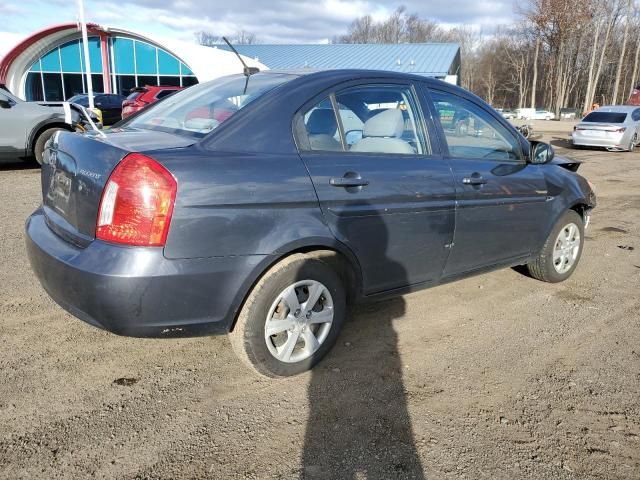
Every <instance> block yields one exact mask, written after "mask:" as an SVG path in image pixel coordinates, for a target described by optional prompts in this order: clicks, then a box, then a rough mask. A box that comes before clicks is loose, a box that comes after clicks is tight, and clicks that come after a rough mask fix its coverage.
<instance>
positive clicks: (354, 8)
mask: <svg viewBox="0 0 640 480" xmlns="http://www.w3.org/2000/svg"><path fill="white" fill-rule="evenodd" d="M514 2H515V0H407V1H403V2H402V1H386V0H351V1H349V0H200V1H198V0H169V1H163V0H132V1H118V0H111V1H110V2H106V1H104V0H103V1H96V0H85V5H86V10H87V20H88V21H92V22H95V23H99V24H101V25H105V26H112V27H120V28H124V29H129V30H134V31H137V32H140V33H150V34H155V35H161V36H166V37H172V38H178V39H181V40H187V41H193V40H194V33H195V32H197V31H201V30H205V31H209V32H212V33H215V34H219V35H233V34H234V33H235V32H237V31H238V30H241V29H244V30H246V31H249V32H252V33H254V34H255V35H256V36H257V37H258V39H259V41H260V42H261V43H291V42H295V43H319V42H326V41H327V40H328V39H330V38H332V37H334V36H336V35H340V34H343V33H346V31H347V28H348V26H349V24H350V23H351V21H353V19H355V18H356V17H359V16H362V15H365V14H370V15H372V16H373V17H374V18H376V19H381V18H384V17H386V16H388V15H389V14H390V13H391V12H392V11H393V10H395V9H396V8H397V7H398V6H399V5H405V6H406V7H407V10H408V11H409V12H410V13H413V12H416V13H418V14H419V15H420V16H421V17H423V18H430V19H432V20H436V21H438V22H440V23H442V24H444V25H445V26H454V25H460V24H466V25H476V26H477V27H478V28H481V29H483V30H484V31H487V30H493V29H494V28H495V27H496V26H497V25H500V24H508V23H510V22H512V21H513V19H514V17H515V13H514V4H515V3H514ZM0 18H1V19H2V25H1V26H0V56H2V55H3V54H4V53H5V52H6V51H7V50H9V49H10V48H11V47H12V46H13V45H14V44H15V43H16V42H17V41H18V40H19V39H20V38H23V37H25V36H26V35H28V34H29V33H32V32H35V31H37V30H39V29H41V28H43V27H45V26H47V25H52V24H55V23H63V22H69V21H75V20H76V18H77V2H76V1H75V0H20V1H16V0H0Z"/></svg>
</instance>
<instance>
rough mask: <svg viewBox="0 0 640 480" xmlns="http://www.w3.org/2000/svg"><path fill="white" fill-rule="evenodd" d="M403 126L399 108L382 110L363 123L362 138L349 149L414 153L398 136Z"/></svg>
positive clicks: (353, 150) (355, 150)
mask: <svg viewBox="0 0 640 480" xmlns="http://www.w3.org/2000/svg"><path fill="white" fill-rule="evenodd" d="M404 128H405V125H404V118H403V116H402V111H401V110H398V109H390V110H384V111H382V112H380V113H378V114H376V115H374V116H373V117H371V118H370V119H369V120H367V121H366V122H365V123H364V127H363V131H362V140H359V141H357V142H356V143H354V144H353V145H352V146H351V151H352V152H379V153H404V154H414V153H416V152H415V150H414V149H413V147H412V146H411V145H409V143H407V142H406V141H404V140H402V139H401V138H400V137H401V136H402V133H403V131H404Z"/></svg>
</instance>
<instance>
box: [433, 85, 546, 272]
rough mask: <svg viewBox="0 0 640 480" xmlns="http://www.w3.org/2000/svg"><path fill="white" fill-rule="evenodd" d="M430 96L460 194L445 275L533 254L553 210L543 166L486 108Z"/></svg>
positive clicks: (445, 94) (448, 94)
mask: <svg viewBox="0 0 640 480" xmlns="http://www.w3.org/2000/svg"><path fill="white" fill-rule="evenodd" d="M430 96H431V99H432V101H433V108H434V112H435V115H434V116H435V117H436V118H437V119H438V122H437V123H438V127H439V131H440V135H441V138H443V139H444V142H445V143H446V148H447V150H448V156H449V159H450V162H451V167H452V169H453V175H454V180H455V187H456V192H457V210H456V228H455V236H454V239H453V247H452V249H451V254H450V256H449V259H448V261H447V265H446V267H445V271H444V275H445V276H452V275H458V274H461V273H465V272H469V271H472V270H476V269H479V268H483V267H487V266H491V265H494V264H498V263H502V262H508V261H509V260H510V259H515V258H519V257H523V256H526V255H528V254H530V253H534V249H535V248H536V247H537V246H538V245H539V244H540V226H541V225H543V224H545V223H546V220H545V219H546V216H547V215H548V213H549V204H548V203H547V185H546V180H545V177H544V174H543V171H542V168H544V167H541V166H539V165H531V164H527V163H526V162H525V160H524V157H523V154H522V151H521V146H520V142H519V140H518V137H517V136H516V135H515V134H514V133H513V132H512V131H511V130H510V129H509V128H507V127H506V126H505V125H504V124H502V123H501V122H500V121H499V120H498V119H497V118H496V117H494V116H493V114H492V113H491V112H490V110H489V109H487V108H486V107H485V106H483V105H481V104H480V103H476V102H474V101H471V100H469V99H467V98H463V97H461V96H458V95H456V94H454V93H451V92H445V91H440V90H435V89H432V90H431V91H430Z"/></svg>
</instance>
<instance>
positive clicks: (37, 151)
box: [33, 128, 64, 165]
mask: <svg viewBox="0 0 640 480" xmlns="http://www.w3.org/2000/svg"><path fill="white" fill-rule="evenodd" d="M60 130H64V128H48V129H46V130H45V131H43V132H42V133H41V134H40V135H38V138H36V141H35V143H34V144H33V155H34V156H35V157H36V161H37V162H38V164H39V165H42V154H43V153H44V146H45V145H46V143H47V141H48V140H49V139H50V138H51V137H53V134H54V133H56V132H57V131H60Z"/></svg>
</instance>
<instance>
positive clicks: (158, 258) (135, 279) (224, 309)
mask: <svg viewBox="0 0 640 480" xmlns="http://www.w3.org/2000/svg"><path fill="white" fill-rule="evenodd" d="M26 244H27V252H28V256H29V261H30V263H31V267H32V268H33V271H34V272H35V274H36V276H37V277H38V279H39V280H40V283H41V284H42V286H43V287H44V289H45V290H46V291H47V293H48V294H49V295H50V296H51V298H53V300H55V301H56V303H58V304H59V305H60V306H61V307H63V308H64V309H65V310H67V311H68V312H69V313H71V314H72V315H74V316H76V317H78V318H79V319H81V320H83V321H85V322H87V323H89V324H91V325H94V326H96V327H99V328H102V329H105V330H108V331H110V332H113V333H116V334H119V335H127V336H133V337H166V336H198V335H211V334H221V333H226V332H228V331H229V329H230V328H231V326H232V324H233V320H234V319H235V316H236V311H237V309H238V308H239V306H240V305H241V302H242V298H243V296H244V295H243V293H244V291H245V290H246V289H247V288H248V285H250V281H249V278H250V276H251V274H252V272H253V271H254V269H255V268H256V267H257V266H258V265H259V264H260V262H262V261H263V260H264V259H265V256H262V255H251V256H237V257H214V258H198V259H179V260H169V259H167V258H165V257H164V255H163V251H162V248H146V247H120V246H116V245H111V244H107V243H104V242H101V241H93V242H92V243H91V244H90V245H89V246H87V247H86V248H79V247H76V246H74V245H72V244H70V243H68V242H67V241H65V240H63V239H61V238H60V237H58V236H57V235H56V234H55V233H54V232H53V231H52V230H51V229H50V228H49V227H48V226H47V224H46V221H45V216H44V214H43V212H42V210H40V209H39V210H37V211H36V212H34V213H33V215H31V216H30V217H29V218H28V219H27V223H26Z"/></svg>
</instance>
